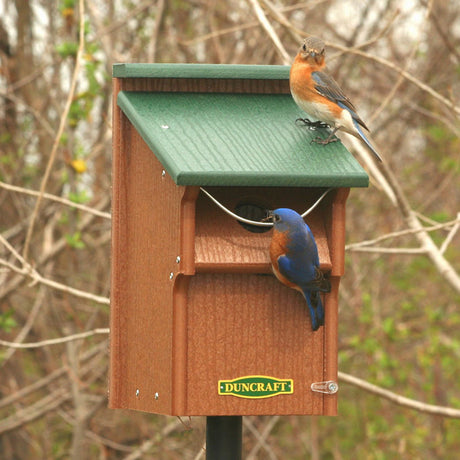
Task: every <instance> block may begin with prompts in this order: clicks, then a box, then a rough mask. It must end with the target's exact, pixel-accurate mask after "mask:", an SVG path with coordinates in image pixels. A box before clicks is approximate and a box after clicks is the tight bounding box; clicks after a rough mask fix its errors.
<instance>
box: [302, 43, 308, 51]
mask: <svg viewBox="0 0 460 460" xmlns="http://www.w3.org/2000/svg"><path fill="white" fill-rule="evenodd" d="M302 49H303V50H304V51H307V46H306V45H305V43H304V44H303V45H302Z"/></svg>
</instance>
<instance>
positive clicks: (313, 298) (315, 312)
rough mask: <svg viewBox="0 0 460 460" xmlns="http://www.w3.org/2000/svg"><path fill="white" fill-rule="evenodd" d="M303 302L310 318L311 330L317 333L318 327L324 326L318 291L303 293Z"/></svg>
mask: <svg viewBox="0 0 460 460" xmlns="http://www.w3.org/2000/svg"><path fill="white" fill-rule="evenodd" d="M303 295H304V297H305V300H306V301H307V305H308V309H309V310H310V316H311V328H312V329H313V330H314V331H317V330H318V329H319V327H320V326H323V325H324V308H323V302H322V300H321V296H320V293H319V291H316V290H315V291H309V290H307V289H305V290H304V291H303Z"/></svg>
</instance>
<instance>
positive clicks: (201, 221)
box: [195, 187, 332, 273]
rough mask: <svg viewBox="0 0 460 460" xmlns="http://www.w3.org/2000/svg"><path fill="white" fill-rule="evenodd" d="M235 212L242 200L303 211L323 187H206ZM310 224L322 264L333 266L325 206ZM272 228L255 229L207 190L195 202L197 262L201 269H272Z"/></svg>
mask: <svg viewBox="0 0 460 460" xmlns="http://www.w3.org/2000/svg"><path fill="white" fill-rule="evenodd" d="M206 190H207V191H208V192H209V193H211V194H212V196H214V197H215V198H216V199H218V200H219V201H220V202H221V203H222V204H224V205H225V206H226V207H227V208H228V209H230V210H231V211H233V212H235V207H236V205H237V204H239V203H242V202H244V203H254V204H258V205H262V206H265V207H266V208H267V209H276V208H278V207H290V208H292V209H295V210H296V211H297V212H299V213H302V212H304V211H305V210H306V209H308V208H309V207H310V206H311V205H312V204H313V203H314V202H315V201H316V199H317V198H318V197H319V196H320V195H321V193H322V190H321V189H305V188H292V187H291V188H273V187H206ZM306 222H307V223H308V224H309V226H310V228H311V230H312V232H313V234H314V236H315V240H316V243H317V245H318V253H319V259H320V264H321V268H322V269H323V270H325V271H328V270H330V269H331V267H332V266H331V260H330V256H329V243H328V240H327V233H326V229H325V222H324V207H323V206H321V205H320V206H319V207H318V208H317V209H316V210H315V211H314V212H313V213H311V214H310V215H309V216H308V217H307V219H306ZM271 237H272V232H271V231H268V232H265V233H252V232H250V231H249V230H247V229H245V228H244V227H243V226H241V225H240V224H239V223H238V222H237V221H236V220H235V219H234V218H232V217H230V216H228V215H227V214H226V213H225V212H224V211H222V210H221V209H219V208H218V207H217V206H216V205H215V204H214V203H213V202H211V201H210V199H209V198H208V197H207V196H205V195H204V194H200V196H199V197H198V200H197V203H196V238H195V264H196V270H197V271H201V272H213V273H216V272H218V271H221V272H226V273H229V272H238V273H242V272H245V273H271V268H270V260H269V252H268V248H269V247H270V240H271Z"/></svg>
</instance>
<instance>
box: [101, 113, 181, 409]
mask: <svg viewBox="0 0 460 460" xmlns="http://www.w3.org/2000/svg"><path fill="white" fill-rule="evenodd" d="M119 121H120V126H121V130H120V134H119V136H118V135H117V137H116V139H118V140H119V141H120V143H119V146H116V145H115V146H114V166H113V169H114V171H113V174H114V188H113V190H114V192H113V219H114V227H113V233H112V261H113V264H112V292H111V367H110V407H113V408H131V409H139V410H148V411H162V412H168V411H171V407H172V388H171V375H172V330H173V310H172V308H171V307H172V304H173V288H174V283H175V279H176V276H177V273H178V264H177V263H176V257H177V256H178V255H179V254H180V249H181V248H180V235H179V231H180V212H181V200H182V197H183V195H184V193H185V188H184V187H178V186H176V185H175V184H174V182H173V181H172V179H171V178H170V177H169V176H167V175H166V176H164V177H163V176H162V169H163V168H162V166H161V164H160V163H159V162H158V160H157V159H156V157H155V156H154V155H153V154H152V152H151V151H150V149H149V148H148V147H147V145H146V144H145V142H144V141H143V140H142V138H141V137H140V136H139V134H138V133H137V132H136V130H135V129H134V128H133V126H132V125H131V124H130V123H129V121H128V120H127V119H126V117H124V116H123V115H122V116H121V119H120V120H119ZM170 273H173V275H174V276H173V279H172V280H170ZM136 390H139V394H138V396H136ZM155 393H158V394H159V395H160V397H159V398H158V399H155V397H154V396H155Z"/></svg>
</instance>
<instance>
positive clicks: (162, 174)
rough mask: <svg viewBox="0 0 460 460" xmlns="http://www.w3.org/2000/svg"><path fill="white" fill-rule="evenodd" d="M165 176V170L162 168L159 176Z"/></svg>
mask: <svg viewBox="0 0 460 460" xmlns="http://www.w3.org/2000/svg"><path fill="white" fill-rule="evenodd" d="M165 176H166V171H165V170H164V169H163V171H161V177H165Z"/></svg>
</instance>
